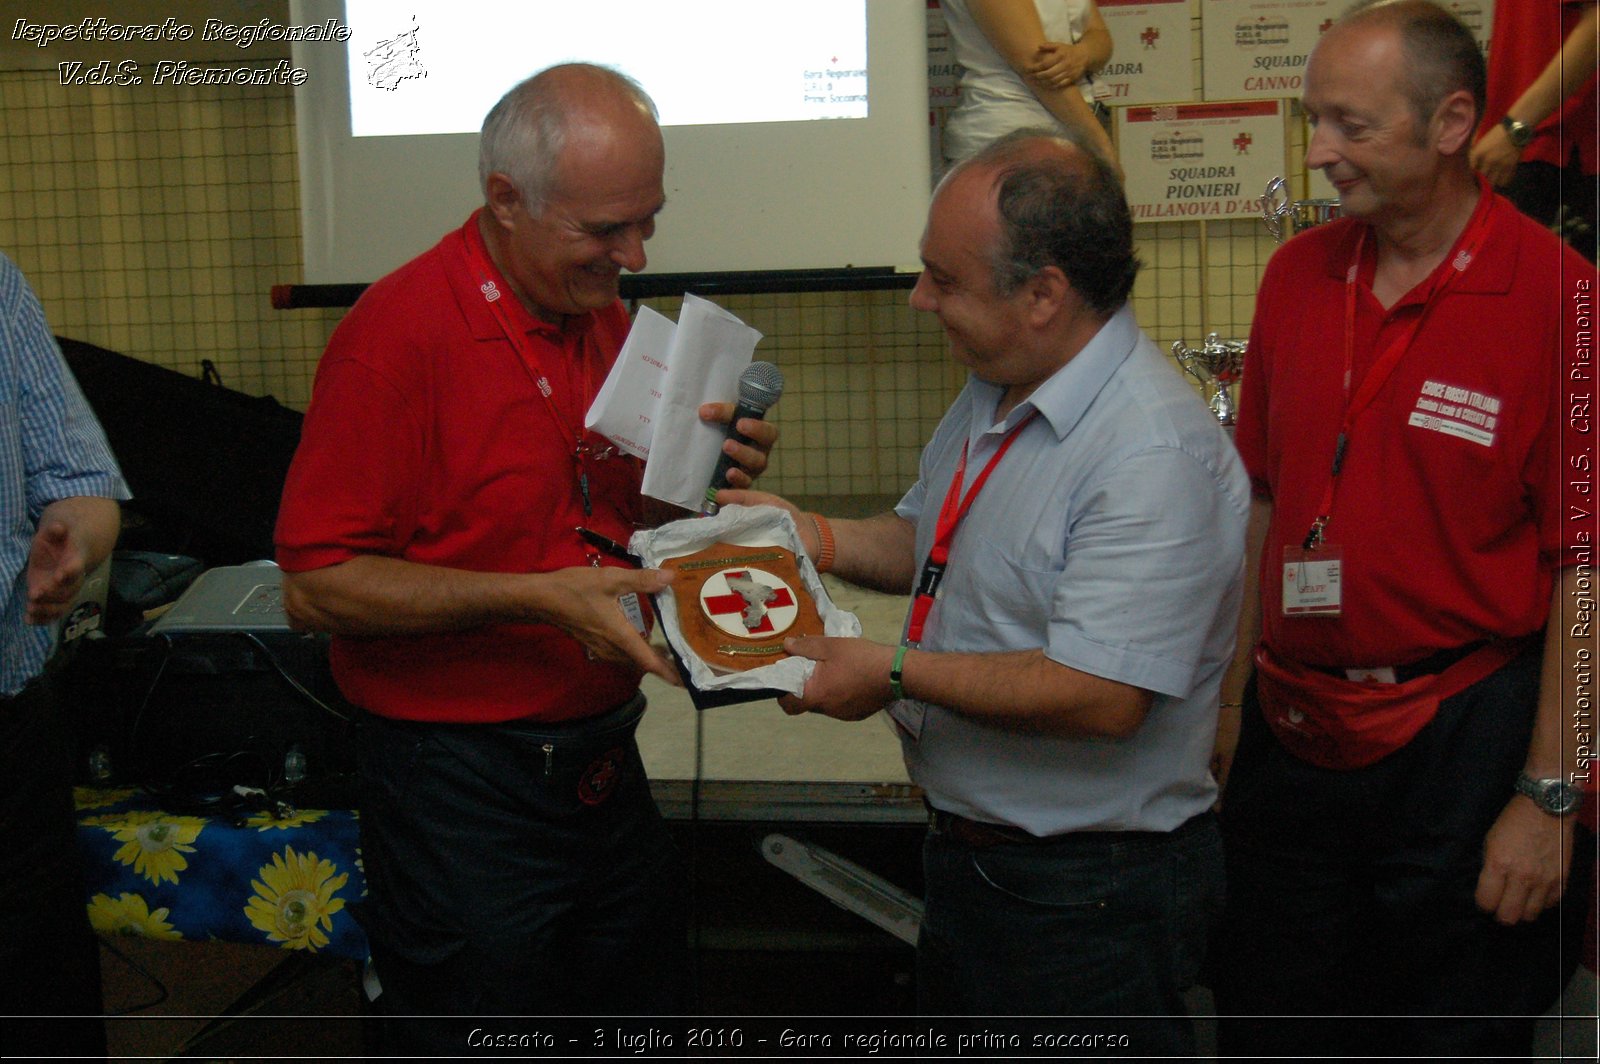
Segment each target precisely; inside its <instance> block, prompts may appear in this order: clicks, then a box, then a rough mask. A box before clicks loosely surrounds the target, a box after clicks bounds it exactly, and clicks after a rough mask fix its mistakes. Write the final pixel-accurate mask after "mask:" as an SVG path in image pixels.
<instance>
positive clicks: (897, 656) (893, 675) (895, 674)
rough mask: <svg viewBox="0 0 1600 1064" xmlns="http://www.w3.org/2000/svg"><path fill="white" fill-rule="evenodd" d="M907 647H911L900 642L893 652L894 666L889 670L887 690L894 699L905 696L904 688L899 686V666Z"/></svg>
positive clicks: (902, 661) (903, 661)
mask: <svg viewBox="0 0 1600 1064" xmlns="http://www.w3.org/2000/svg"><path fill="white" fill-rule="evenodd" d="M909 649H911V648H910V647H908V646H906V645H905V644H904V643H902V644H900V646H899V648H898V649H897V650H895V652H894V667H893V668H891V669H890V670H889V692H890V693H891V694H893V695H894V697H895V700H896V701H898V700H900V699H902V698H904V697H905V696H906V689H905V688H904V687H901V686H900V680H901V672H900V667H901V666H902V665H904V664H905V661H906V651H907V650H909Z"/></svg>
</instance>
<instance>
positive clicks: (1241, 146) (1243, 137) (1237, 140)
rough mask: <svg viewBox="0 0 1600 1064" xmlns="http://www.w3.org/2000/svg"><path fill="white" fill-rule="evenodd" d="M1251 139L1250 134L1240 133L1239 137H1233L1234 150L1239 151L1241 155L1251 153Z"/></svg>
mask: <svg viewBox="0 0 1600 1064" xmlns="http://www.w3.org/2000/svg"><path fill="white" fill-rule="evenodd" d="M1251 139H1252V138H1251V136H1250V134H1248V133H1240V134H1239V135H1238V136H1237V137H1234V138H1233V150H1234V151H1236V152H1238V153H1239V154H1240V155H1248V154H1250V142H1251Z"/></svg>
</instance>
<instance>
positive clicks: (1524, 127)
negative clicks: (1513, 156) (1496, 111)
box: [1500, 115, 1533, 148]
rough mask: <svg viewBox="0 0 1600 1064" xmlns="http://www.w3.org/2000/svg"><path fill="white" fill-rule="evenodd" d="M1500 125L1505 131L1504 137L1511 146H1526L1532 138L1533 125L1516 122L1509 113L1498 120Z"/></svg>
mask: <svg viewBox="0 0 1600 1064" xmlns="http://www.w3.org/2000/svg"><path fill="white" fill-rule="evenodd" d="M1500 125H1501V128H1503V129H1504V130H1505V131H1506V137H1507V139H1509V140H1510V141H1511V144H1512V146H1513V147H1516V148H1526V147H1527V146H1528V142H1529V141H1531V140H1533V127H1532V126H1530V125H1528V124H1527V123H1526V122H1518V121H1517V120H1516V119H1515V118H1512V117H1511V116H1510V115H1506V116H1505V117H1504V118H1502V119H1501V120H1500Z"/></svg>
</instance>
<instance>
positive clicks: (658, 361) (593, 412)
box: [583, 307, 678, 458]
mask: <svg viewBox="0 0 1600 1064" xmlns="http://www.w3.org/2000/svg"><path fill="white" fill-rule="evenodd" d="M677 330H678V327H677V326H676V325H674V324H673V323H672V319H671V318H666V317H663V316H661V315H660V314H657V313H656V312H655V311H653V310H651V309H650V308H649V307H640V308H639V313H638V314H637V315H636V316H635V317H634V319H633V327H632V328H630V329H629V330H628V339H627V341H626V342H625V343H624V344H623V345H622V352H621V354H619V355H617V360H616V362H614V363H612V365H611V372H610V373H609V374H608V375H607V376H606V382H605V383H604V384H602V385H601V386H600V391H599V393H598V394H597V395H596V396H595V397H594V402H593V403H592V404H590V406H589V412H588V413H587V414H585V415H584V419H583V425H584V427H585V428H587V429H590V430H591V431H594V432H598V433H599V434H600V435H602V436H604V437H605V438H606V439H608V440H610V441H611V442H612V443H614V444H616V445H617V447H618V448H620V449H621V450H622V451H623V452H624V453H626V454H631V455H633V457H635V458H646V457H648V456H649V454H650V440H651V439H652V437H653V436H654V434H655V416H656V408H657V407H658V406H659V405H660V404H661V396H662V394H663V392H664V390H665V388H666V379H667V369H668V368H669V366H670V363H669V362H668V361H667V359H668V358H669V357H670V356H671V352H672V337H673V334H674V333H676V332H677Z"/></svg>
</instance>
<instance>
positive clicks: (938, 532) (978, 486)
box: [906, 410, 1039, 646]
mask: <svg viewBox="0 0 1600 1064" xmlns="http://www.w3.org/2000/svg"><path fill="white" fill-rule="evenodd" d="M1038 413H1039V412H1038V411H1037V410H1035V411H1033V412H1032V413H1030V414H1029V415H1028V416H1027V417H1025V418H1023V419H1022V420H1021V421H1020V422H1018V423H1017V427H1016V428H1014V429H1012V430H1011V431H1010V432H1009V433H1007V434H1006V438H1005V439H1004V440H1002V441H1001V443H1000V447H999V449H998V450H996V451H995V452H994V456H993V457H991V458H990V459H989V462H988V464H987V465H985V466H984V467H983V471H982V472H980V473H979V474H978V479H977V480H974V481H973V482H972V490H970V491H968V492H967V494H966V496H965V497H963V496H962V494H961V486H962V482H963V481H964V480H965V479H966V476H967V445H966V444H962V445H961V461H960V462H958V463H957V464H956V475H955V478H954V479H952V480H951V481H950V488H949V490H948V491H946V492H945V493H944V505H942V506H941V507H939V520H938V523H936V524H935V525H934V526H933V549H931V550H930V551H928V560H927V561H925V562H923V563H922V577H921V579H919V580H918V581H917V597H916V600H915V601H913V602H912V603H911V623H910V624H909V625H908V626H907V627H906V642H907V644H908V645H910V646H916V645H917V644H918V643H921V642H922V629H923V626H924V625H925V624H926V623H927V620H928V611H929V610H931V609H933V600H934V596H935V595H936V594H937V593H938V591H939V581H941V580H943V579H944V572H945V570H946V569H947V568H949V566H950V544H951V543H952V542H954V541H955V538H956V528H957V526H959V525H960V524H961V519H962V518H963V517H965V516H967V511H968V510H970V509H972V501H973V500H974V499H976V498H977V497H978V492H980V491H982V490H983V485H984V483H985V482H987V481H988V479H989V474H990V473H993V472H994V467H995V466H997V465H999V464H1000V459H1002V458H1004V457H1005V456H1006V452H1007V451H1009V450H1010V449H1011V445H1012V444H1013V443H1015V442H1016V440H1017V437H1018V436H1020V435H1021V434H1022V430H1023V429H1025V428H1027V427H1028V422H1030V421H1032V420H1033V419H1034V418H1035V417H1036V416H1038Z"/></svg>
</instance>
